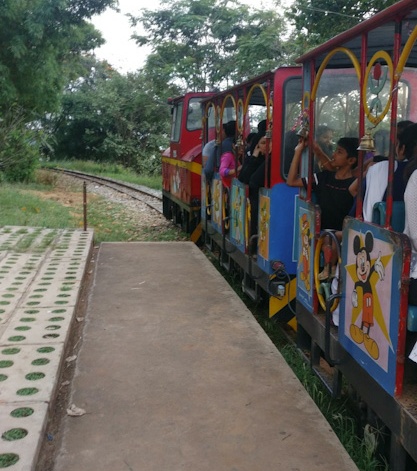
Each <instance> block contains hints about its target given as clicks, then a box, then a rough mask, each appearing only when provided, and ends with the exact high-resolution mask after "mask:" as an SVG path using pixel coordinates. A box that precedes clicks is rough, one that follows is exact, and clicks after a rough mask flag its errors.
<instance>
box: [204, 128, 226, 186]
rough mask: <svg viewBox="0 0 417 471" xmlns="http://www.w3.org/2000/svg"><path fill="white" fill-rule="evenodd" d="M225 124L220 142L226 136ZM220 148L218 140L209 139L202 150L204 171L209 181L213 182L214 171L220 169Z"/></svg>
mask: <svg viewBox="0 0 417 471" xmlns="http://www.w3.org/2000/svg"><path fill="white" fill-rule="evenodd" d="M225 126H226V125H225V124H224V125H223V127H222V129H221V135H220V142H222V141H223V140H224V138H225V131H224V128H225ZM219 152H220V149H219V145H218V144H217V141H216V140H215V139H214V140H212V141H209V142H208V143H207V144H206V145H205V146H204V147H203V151H202V165H203V172H204V175H205V177H206V180H207V182H209V183H210V182H211V181H212V180H213V175H214V172H215V171H217V170H218V168H219V165H220V155H219Z"/></svg>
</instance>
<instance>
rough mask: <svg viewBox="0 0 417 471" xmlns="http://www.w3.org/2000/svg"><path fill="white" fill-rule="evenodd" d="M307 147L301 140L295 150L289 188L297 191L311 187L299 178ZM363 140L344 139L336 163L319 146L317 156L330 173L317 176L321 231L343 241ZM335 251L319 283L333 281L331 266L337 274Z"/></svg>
mask: <svg viewBox="0 0 417 471" xmlns="http://www.w3.org/2000/svg"><path fill="white" fill-rule="evenodd" d="M306 146H307V141H306V140H305V139H300V141H299V143H298V144H297V147H296V148H295V152H294V157H293V160H292V162H291V166H290V170H289V172H288V177H287V184H288V185H289V186H293V187H300V188H301V187H305V188H306V187H307V178H302V177H300V175H299V167H300V161H301V155H302V153H303V150H304V148H305V147H306ZM358 146H359V140H358V139H357V138H355V137H342V138H341V139H339V141H338V142H337V146H336V150H335V151H334V153H333V155H332V160H331V161H329V160H328V159H327V155H326V154H324V152H323V151H322V149H321V147H320V146H319V145H318V144H317V143H316V142H315V143H314V147H313V150H314V153H315V154H316V155H317V156H318V157H319V159H320V161H327V163H326V167H328V169H327V168H326V170H323V171H322V172H320V173H315V174H314V175H313V179H314V180H313V191H314V193H315V195H316V197H317V203H318V204H319V205H320V208H321V229H322V230H325V229H330V230H332V231H336V237H338V239H339V240H340V239H341V231H342V227H343V220H344V218H345V216H346V215H347V214H348V213H349V210H350V209H351V207H352V205H353V195H352V193H351V191H350V186H351V185H352V183H353V182H354V181H355V177H354V176H353V173H352V170H353V169H354V168H355V167H356V165H357V160H358V150H357V149H358ZM334 249H335V248H334V247H332V246H329V249H328V251H327V254H326V250H325V262H326V264H325V268H324V270H323V271H322V272H321V273H320V274H319V280H325V279H327V278H329V275H330V273H329V264H331V275H332V276H334V275H335V273H336V262H337V254H336V251H335V250H334Z"/></svg>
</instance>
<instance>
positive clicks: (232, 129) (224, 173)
mask: <svg viewBox="0 0 417 471" xmlns="http://www.w3.org/2000/svg"><path fill="white" fill-rule="evenodd" d="M224 132H225V134H226V138H225V139H223V141H222V143H221V152H222V154H221V156H220V169H219V173H220V177H221V179H222V182H223V185H224V186H225V187H226V188H230V185H231V182H232V178H234V177H237V174H238V173H239V171H240V169H241V168H242V166H241V165H239V164H237V159H236V157H235V154H234V150H235V146H234V140H235V133H236V121H229V122H228V123H227V124H226V125H225V126H224Z"/></svg>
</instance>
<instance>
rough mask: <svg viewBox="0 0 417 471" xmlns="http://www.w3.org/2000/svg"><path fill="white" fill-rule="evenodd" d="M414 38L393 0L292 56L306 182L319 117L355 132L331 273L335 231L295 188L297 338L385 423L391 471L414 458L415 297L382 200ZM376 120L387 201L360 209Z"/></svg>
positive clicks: (316, 363)
mask: <svg viewBox="0 0 417 471" xmlns="http://www.w3.org/2000/svg"><path fill="white" fill-rule="evenodd" d="M416 40H417V3H416V2H415V0H414V1H412V0H402V1H399V2H397V3H396V4H395V5H393V6H391V7H389V8H387V9H386V10H384V11H383V12H381V13H379V14H376V15H375V16H373V17H371V18H370V19H368V20H365V21H363V22H362V23H360V24H359V25H357V26H356V27H354V28H352V29H351V30H348V31H346V32H345V33H343V34H340V35H338V36H336V37H335V38H333V39H332V40H330V41H328V42H327V43H325V44H323V45H322V46H320V47H318V48H316V49H314V50H312V51H310V52H308V53H306V54H305V55H304V56H302V57H301V58H300V59H299V60H298V62H299V63H301V64H302V65H303V75H304V77H303V79H304V80H303V84H304V90H303V101H302V108H303V123H302V125H303V126H302V127H303V128H304V129H303V131H304V134H306V135H308V139H309V145H308V148H307V149H306V151H305V152H304V154H303V159H302V169H301V171H302V174H303V175H304V176H306V177H309V178H308V181H309V182H311V180H312V178H311V177H312V174H313V171H316V170H315V169H314V163H315V161H314V155H313V152H312V150H311V149H312V144H313V139H316V138H317V136H316V134H317V130H318V129H319V128H320V127H323V126H326V125H327V126H329V127H330V128H331V129H332V132H333V134H334V141H337V139H338V138H340V137H343V136H355V137H358V138H361V139H360V145H359V158H358V171H357V175H358V188H359V193H358V195H357V199H356V208H355V210H354V211H353V217H351V216H347V217H346V218H345V220H344V225H343V231H342V240H341V246H340V247H339V254H338V255H339V256H338V259H339V263H338V269H339V276H335V277H333V278H332V277H329V278H328V279H327V280H321V279H319V278H320V277H319V276H318V274H319V273H320V271H321V270H322V269H323V267H324V265H325V260H326V254H325V247H327V245H326V241H328V240H329V238H330V239H331V240H335V239H334V236H333V235H332V234H333V233H332V232H326V231H323V232H320V217H321V215H320V208H319V207H318V206H317V204H315V201H314V194H313V192H312V188H311V183H310V184H309V186H308V187H307V188H306V189H305V190H303V191H301V192H300V197H299V198H298V200H297V204H296V225H297V236H296V240H295V241H294V247H295V251H296V252H298V257H299V259H300V262H299V264H298V267H297V307H296V310H297V322H298V334H297V335H298V340H299V345H301V346H303V347H304V348H305V349H306V350H307V351H308V354H309V355H310V359H311V364H312V366H313V368H314V369H315V370H316V371H317V373H318V375H319V376H320V377H321V378H322V379H323V380H324V381H325V383H326V384H327V385H328V387H329V389H330V390H331V391H332V392H333V394H335V395H336V394H338V393H339V392H340V389H341V384H342V382H341V378H342V376H344V377H345V378H346V380H347V382H348V383H349V384H350V385H351V386H352V387H353V389H354V390H355V391H356V392H357V394H358V395H359V397H361V400H362V401H363V402H364V403H366V404H367V406H368V410H369V411H371V412H370V414H369V415H375V416H376V417H377V418H378V419H379V420H381V421H382V422H383V423H384V424H385V425H386V427H387V429H388V430H389V432H390V433H389V436H390V445H389V446H390V458H389V460H390V469H391V470H395V471H404V470H408V469H416V466H417V447H416V446H415V443H416V440H417V414H416V410H417V408H416V405H417V369H416V365H415V363H414V362H412V361H411V360H410V359H409V358H408V355H409V353H410V350H411V348H412V347H413V346H414V345H415V342H416V334H415V331H416V330H417V325H416V319H415V314H414V312H415V309H414V307H412V306H408V304H407V303H408V301H407V296H408V280H409V270H410V241H409V240H408V238H407V237H406V236H405V235H404V234H402V232H401V231H402V228H403V227H404V221H401V219H402V218H403V217H404V208H403V206H402V205H401V203H399V204H398V203H396V204H394V202H393V169H394V165H395V164H394V160H395V146H396V138H397V135H396V132H397V122H399V121H402V120H412V121H414V122H416V121H417V115H416V112H417V108H416V106H415V102H416V97H415V95H416V93H417V82H416V77H417V75H416V67H417V45H416ZM381 130H382V131H384V132H386V133H387V135H389V141H388V142H389V149H388V155H387V159H388V166H389V167H388V169H389V171H388V179H387V182H385V184H386V186H387V191H386V201H384V202H378V203H377V204H376V205H375V208H374V209H375V211H374V212H375V214H376V215H377V216H378V218H375V219H374V220H373V221H364V220H363V217H362V206H363V181H362V180H363V179H362V169H363V168H364V164H365V160H366V158H367V157H368V153H371V152H372V151H374V143H375V139H374V136H375V135H376V133H377V132H378V131H381ZM329 158H330V159H331V157H329ZM383 184H384V183H381V185H383ZM335 204H337V203H335ZM311 228H313V230H311ZM332 238H333V239H332ZM323 361H326V362H327V368H326V372H327V373H326V374H324V373H323V369H322V368H320V365H323ZM329 370H330V371H331V372H332V374H330V375H329V374H328V373H329Z"/></svg>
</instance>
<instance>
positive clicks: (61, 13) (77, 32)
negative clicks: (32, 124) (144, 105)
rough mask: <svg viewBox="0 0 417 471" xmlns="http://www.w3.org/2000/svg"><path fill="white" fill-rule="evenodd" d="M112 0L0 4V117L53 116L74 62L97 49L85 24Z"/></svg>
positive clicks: (6, 0) (10, 0) (8, 0)
mask: <svg viewBox="0 0 417 471" xmlns="http://www.w3.org/2000/svg"><path fill="white" fill-rule="evenodd" d="M114 2H115V0H19V1H16V0H2V2H1V3H0V44H1V46H2V47H1V48H0V111H1V110H6V109H9V108H10V106H12V104H13V103H17V104H18V105H19V106H20V107H21V109H24V110H26V111H27V113H30V112H38V113H42V112H45V111H51V110H53V109H54V108H55V107H56V106H57V104H58V102H59V97H60V94H61V93H62V90H63V88H64V85H65V83H68V80H69V78H73V77H74V74H76V73H78V72H79V70H80V67H79V65H80V62H79V60H80V57H81V56H82V55H83V54H85V53H86V52H87V51H89V50H92V49H94V48H95V47H98V46H99V45H100V44H102V43H103V39H102V37H101V34H100V33H99V32H98V31H97V30H95V29H94V27H93V26H92V24H91V23H88V22H87V21H86V20H87V19H89V18H91V16H92V15H94V14H98V13H100V12H102V11H103V10H104V9H105V8H107V7H108V6H111V5H113V4H114Z"/></svg>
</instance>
